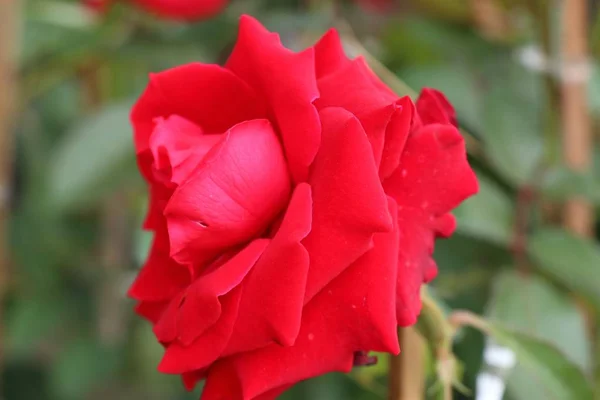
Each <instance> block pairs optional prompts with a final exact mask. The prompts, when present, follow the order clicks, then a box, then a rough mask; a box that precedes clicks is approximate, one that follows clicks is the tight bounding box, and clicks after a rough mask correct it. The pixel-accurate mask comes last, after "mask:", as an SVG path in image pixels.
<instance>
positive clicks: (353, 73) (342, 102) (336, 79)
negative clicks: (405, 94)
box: [315, 57, 398, 115]
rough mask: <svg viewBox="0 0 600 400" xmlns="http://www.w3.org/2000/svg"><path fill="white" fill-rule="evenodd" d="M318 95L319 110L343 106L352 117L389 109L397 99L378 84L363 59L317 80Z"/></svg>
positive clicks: (316, 103)
mask: <svg viewBox="0 0 600 400" xmlns="http://www.w3.org/2000/svg"><path fill="white" fill-rule="evenodd" d="M317 83H318V86H319V92H320V93H321V96H320V97H319V99H317V100H316V101H315V105H316V106H317V107H318V108H319V109H322V108H325V107H343V108H345V109H346V110H348V111H350V112H351V113H352V114H354V115H362V114H366V113H370V112H373V111H375V110H377V109H380V108H383V107H386V106H389V105H390V104H393V103H395V102H396V100H398V96H397V95H396V94H395V93H394V92H392V91H391V90H390V89H389V88H388V87H387V86H385V85H384V84H383V83H381V82H380V81H379V79H378V78H377V76H375V74H374V73H373V72H372V71H371V69H370V68H369V66H368V65H367V63H366V61H365V60H364V58H363V57H358V58H356V59H355V60H353V61H351V62H349V63H348V64H347V65H346V66H345V67H344V68H342V69H339V70H337V71H336V72H334V73H332V74H330V75H327V76H325V77H323V78H321V79H319V80H318V82H317Z"/></svg>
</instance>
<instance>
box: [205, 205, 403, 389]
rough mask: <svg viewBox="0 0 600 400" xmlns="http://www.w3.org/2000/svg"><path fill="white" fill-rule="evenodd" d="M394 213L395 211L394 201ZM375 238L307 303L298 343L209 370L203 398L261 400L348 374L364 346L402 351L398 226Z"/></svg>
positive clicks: (244, 355)
mask: <svg viewBox="0 0 600 400" xmlns="http://www.w3.org/2000/svg"><path fill="white" fill-rule="evenodd" d="M389 211H390V212H392V213H394V214H395V211H396V210H395V204H394V202H393V201H391V202H390V204H389ZM373 240H374V247H373V250H371V251H369V252H368V253H367V254H365V255H364V256H363V257H361V258H360V259H359V260H358V261H357V262H355V263H354V264H353V265H352V266H351V267H350V268H348V269H346V270H345V271H344V272H343V273H342V274H341V275H340V276H339V277H338V278H336V279H335V280H334V281H333V282H332V283H331V284H330V285H329V286H327V288H326V289H325V290H323V291H322V292H320V293H319V294H318V295H317V296H315V298H314V299H313V300H312V301H311V302H310V303H309V304H308V305H307V306H306V308H305V312H304V316H303V318H302V328H301V331H300V334H299V335H298V339H297V340H296V343H295V344H294V345H293V346H291V347H282V346H279V345H275V344H274V345H270V346H268V347H265V348H263V349H260V350H256V351H254V352H247V353H241V354H239V355H236V356H232V357H229V358H226V359H223V360H221V361H218V362H217V363H216V364H215V365H214V366H213V367H212V368H211V369H210V371H209V374H208V378H207V382H206V386H205V388H204V392H203V395H202V400H216V399H225V398H227V399H233V398H236V399H245V400H249V399H255V398H257V397H258V396H260V395H264V394H269V391H271V390H275V389H277V388H280V387H281V386H283V385H288V384H292V383H296V382H298V381H301V380H303V379H307V378H311V377H313V376H317V375H321V374H324V373H327V372H332V371H343V372H348V371H349V370H350V369H351V368H352V366H353V361H354V352H355V351H359V350H364V349H369V350H373V351H385V352H390V353H394V354H397V353H398V351H399V346H398V338H397V333H396V316H395V309H394V304H393V303H392V302H390V301H389V300H390V298H393V296H394V293H395V285H396V271H397V268H396V257H397V252H398V229H397V225H394V229H392V230H391V231H390V232H386V233H377V234H375V235H374V239H373ZM357 283H360V284H358V285H357ZM258 398H260V397H258ZM266 398H269V397H266Z"/></svg>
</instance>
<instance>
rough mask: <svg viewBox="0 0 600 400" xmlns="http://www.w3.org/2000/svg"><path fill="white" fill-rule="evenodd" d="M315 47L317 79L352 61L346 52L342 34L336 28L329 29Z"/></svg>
mask: <svg viewBox="0 0 600 400" xmlns="http://www.w3.org/2000/svg"><path fill="white" fill-rule="evenodd" d="M314 48H315V68H316V72H317V79H321V78H323V77H324V76H326V75H329V74H331V73H334V72H335V71H337V70H339V69H343V68H345V67H346V66H348V65H349V64H350V63H351V61H350V60H349V59H348V57H347V56H346V53H345V52H344V48H343V46H342V41H341V40H340V35H339V33H338V31H337V30H335V29H330V30H329V31H327V33H326V34H325V35H323V37H322V38H321V39H320V40H319V41H318V42H317V43H316V44H315V47H314Z"/></svg>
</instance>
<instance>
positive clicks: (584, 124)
mask: <svg viewBox="0 0 600 400" xmlns="http://www.w3.org/2000/svg"><path fill="white" fill-rule="evenodd" d="M587 6H588V4H587V1H586V0H564V10H563V13H562V15H563V24H562V61H563V63H564V64H563V70H562V73H563V75H562V76H563V81H562V120H563V157H564V161H565V163H566V165H567V166H568V167H570V168H571V169H573V170H574V171H577V172H581V173H585V172H587V171H588V170H589V168H590V166H591V163H592V145H593V143H592V141H593V136H592V126H591V119H590V114H589V109H588V102H587V86H588V79H587V76H585V75H586V72H585V71H582V72H581V73H580V74H576V73H575V72H574V71H575V70H576V68H577V66H585V65H587V63H588V34H589V32H588V16H587V13H588V10H587ZM584 69H585V68H584ZM564 223H565V226H566V227H567V228H568V229H569V230H570V231H572V232H573V233H575V234H578V235H581V236H589V235H590V234H591V233H592V224H593V208H592V207H591V205H590V204H589V203H588V202H587V201H586V200H585V199H583V198H577V197H576V198H573V199H570V200H569V201H568V202H567V204H566V205H565V211H564Z"/></svg>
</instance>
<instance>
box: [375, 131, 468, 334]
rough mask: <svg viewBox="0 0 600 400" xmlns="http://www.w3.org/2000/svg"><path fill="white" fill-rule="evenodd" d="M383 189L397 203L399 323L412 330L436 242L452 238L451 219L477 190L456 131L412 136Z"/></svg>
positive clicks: (431, 270)
mask: <svg viewBox="0 0 600 400" xmlns="http://www.w3.org/2000/svg"><path fill="white" fill-rule="evenodd" d="M384 188H385V190H386V193H387V194H388V195H390V196H392V197H393V198H394V199H395V200H396V201H397V202H398V223H399V225H400V232H401V234H400V235H401V236H400V259H399V264H398V265H399V268H400V271H399V274H398V298H397V301H398V323H399V324H400V325H411V324H413V323H415V322H416V317H417V315H418V314H419V312H420V308H421V302H420V294H419V293H420V286H421V284H422V283H423V282H424V281H428V280H430V279H432V278H433V277H434V276H435V274H436V266H435V262H434V261H433V258H432V254H433V246H434V239H435V237H436V236H448V235H450V234H451V233H452V231H453V229H454V226H455V224H454V220H453V218H452V217H451V216H448V214H447V213H449V212H450V211H451V210H452V209H453V208H455V207H456V206H457V205H458V204H460V203H461V202H462V201H463V200H464V199H466V198H467V197H469V196H471V195H473V194H475V193H476V192H477V190H478V184H477V179H476V177H475V174H474V173H473V171H472V170H471V168H470V167H469V164H468V162H467V157H466V150H465V144H464V141H463V139H462V137H461V135H460V133H459V132H458V130H457V129H456V128H455V127H454V126H452V125H427V126H425V127H424V128H422V129H421V130H419V131H418V132H415V133H413V134H412V135H411V136H410V137H409V139H408V141H407V143H406V147H405V149H404V152H403V154H402V159H401V161H400V166H399V167H398V169H397V170H396V171H395V172H394V173H393V174H392V176H391V177H390V178H389V179H387V180H385V181H384Z"/></svg>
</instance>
